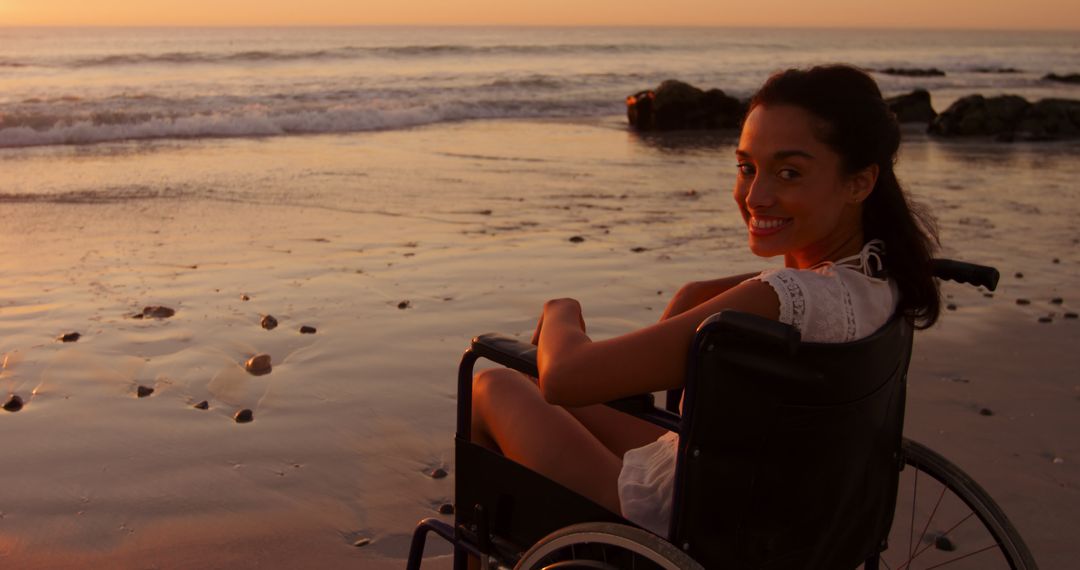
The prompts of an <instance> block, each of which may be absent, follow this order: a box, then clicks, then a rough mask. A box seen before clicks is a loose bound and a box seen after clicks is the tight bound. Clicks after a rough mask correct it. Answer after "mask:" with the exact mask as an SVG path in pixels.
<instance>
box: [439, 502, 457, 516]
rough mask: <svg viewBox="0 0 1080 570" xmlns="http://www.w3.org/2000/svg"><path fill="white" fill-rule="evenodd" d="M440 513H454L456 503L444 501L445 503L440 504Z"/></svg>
mask: <svg viewBox="0 0 1080 570" xmlns="http://www.w3.org/2000/svg"><path fill="white" fill-rule="evenodd" d="M439 514H440V515H452V514H454V505H451V504H450V503H443V504H441V505H439Z"/></svg>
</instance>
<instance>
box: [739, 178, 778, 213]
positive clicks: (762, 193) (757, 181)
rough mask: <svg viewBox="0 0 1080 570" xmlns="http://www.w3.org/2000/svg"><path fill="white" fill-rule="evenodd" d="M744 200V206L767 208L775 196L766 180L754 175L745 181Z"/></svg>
mask: <svg viewBox="0 0 1080 570" xmlns="http://www.w3.org/2000/svg"><path fill="white" fill-rule="evenodd" d="M745 200H746V206H747V207H749V208H751V209H755V208H767V207H769V206H771V205H772V204H773V201H774V200H775V196H774V195H773V193H772V189H771V188H769V184H768V182H767V181H766V180H764V179H763V177H761V176H755V177H754V179H753V180H751V181H749V182H748V183H747V187H746V198H745Z"/></svg>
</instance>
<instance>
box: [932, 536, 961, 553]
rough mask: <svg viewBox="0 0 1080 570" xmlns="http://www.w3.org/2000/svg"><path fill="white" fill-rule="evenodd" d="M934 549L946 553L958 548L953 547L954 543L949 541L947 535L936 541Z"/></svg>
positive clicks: (939, 537)
mask: <svg viewBox="0 0 1080 570" xmlns="http://www.w3.org/2000/svg"><path fill="white" fill-rule="evenodd" d="M934 548H936V549H938V550H943V551H945V552H952V551H954V550H956V546H955V545H953V543H952V541H951V540H949V537H947V536H945V535H940V536H938V537H937V538H935V539H934Z"/></svg>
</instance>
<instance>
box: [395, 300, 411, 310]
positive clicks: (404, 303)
mask: <svg viewBox="0 0 1080 570" xmlns="http://www.w3.org/2000/svg"><path fill="white" fill-rule="evenodd" d="M411 306H412V303H410V302H409V300H408V299H406V300H404V301H402V302H400V303H398V304H397V308H399V309H408V308H409V307H411Z"/></svg>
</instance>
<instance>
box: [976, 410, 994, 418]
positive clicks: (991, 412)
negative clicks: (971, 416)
mask: <svg viewBox="0 0 1080 570" xmlns="http://www.w3.org/2000/svg"><path fill="white" fill-rule="evenodd" d="M979 415H980V416H992V415H994V410H991V409H990V408H983V409H981V410H979Z"/></svg>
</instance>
